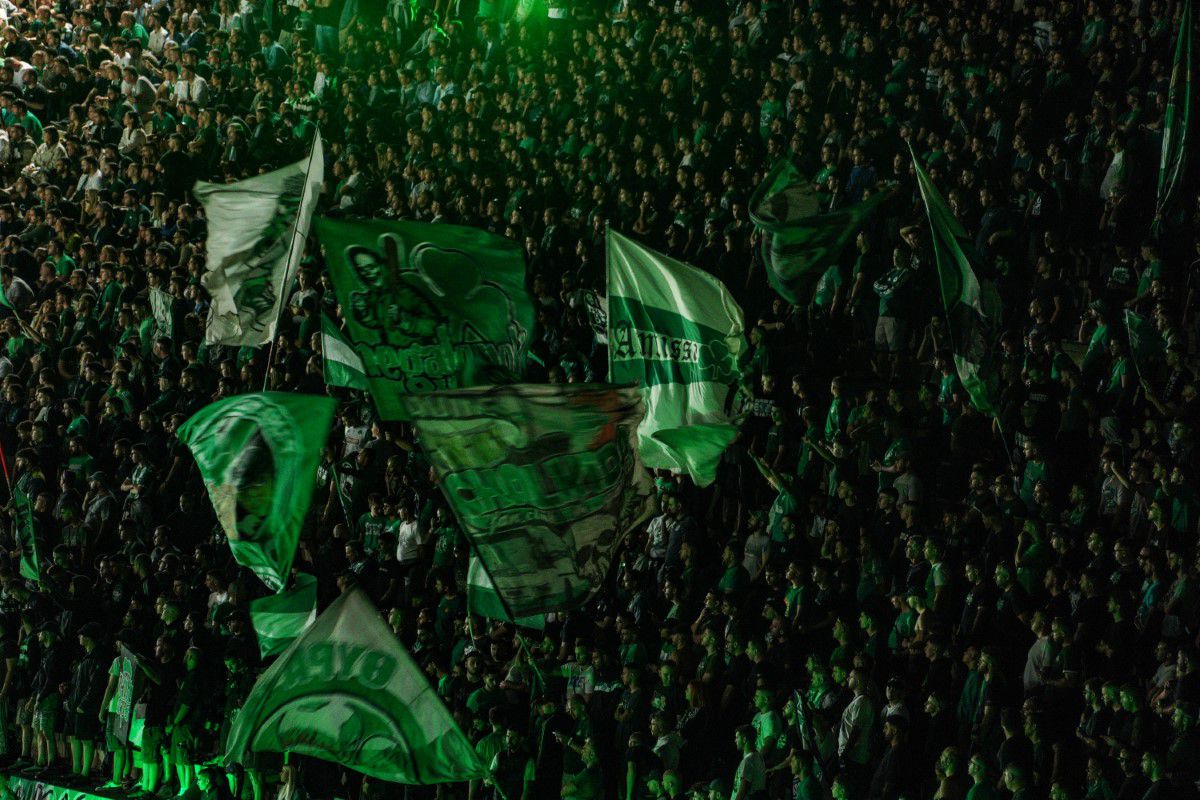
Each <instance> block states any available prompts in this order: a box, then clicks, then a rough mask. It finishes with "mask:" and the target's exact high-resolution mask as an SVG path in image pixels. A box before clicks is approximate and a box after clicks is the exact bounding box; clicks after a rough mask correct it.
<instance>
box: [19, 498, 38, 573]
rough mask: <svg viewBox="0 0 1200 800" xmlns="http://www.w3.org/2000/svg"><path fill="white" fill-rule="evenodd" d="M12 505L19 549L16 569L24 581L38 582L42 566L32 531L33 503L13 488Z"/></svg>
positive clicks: (35, 538)
mask: <svg viewBox="0 0 1200 800" xmlns="http://www.w3.org/2000/svg"><path fill="white" fill-rule="evenodd" d="M12 505H13V511H14V512H15V517H16V534H17V544H18V545H19V546H20V548H21V560H20V564H19V565H18V567H17V569H18V571H19V572H20V573H21V577H22V578H25V579H26V580H31V581H36V580H40V579H41V577H42V565H41V563H40V561H39V559H38V546H37V535H36V534H35V533H34V530H33V502H32V501H31V500H30V499H29V497H28V496H27V495H26V494H25V493H24V492H23V491H21V490H20V489H19V488H17V487H16V486H14V487H12Z"/></svg>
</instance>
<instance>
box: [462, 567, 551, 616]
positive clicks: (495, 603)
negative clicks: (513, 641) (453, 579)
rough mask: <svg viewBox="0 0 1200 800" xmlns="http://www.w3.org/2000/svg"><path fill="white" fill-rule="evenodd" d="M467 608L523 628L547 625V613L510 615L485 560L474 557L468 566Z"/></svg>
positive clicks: (473, 612)
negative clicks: (489, 575) (485, 565)
mask: <svg viewBox="0 0 1200 800" xmlns="http://www.w3.org/2000/svg"><path fill="white" fill-rule="evenodd" d="M467 610H469V611H470V612H471V613H472V614H478V615H479V616H481V617H487V618H488V619H498V620H501V621H502V622H514V623H516V624H517V625H520V626H521V627H523V628H536V629H537V630H541V629H543V628H545V627H546V615H545V614H534V615H533V616H531V617H517V618H516V619H513V618H512V617H510V616H509V615H508V609H506V608H505V607H504V601H503V600H502V599H501V598H500V593H499V592H497V591H496V587H495V586H494V585H493V584H492V579H491V578H490V577H488V574H487V570H486V569H485V568H484V566H483V562H481V561H480V560H479V559H478V558H474V557H472V558H471V563H470V565H469V566H468V567H467Z"/></svg>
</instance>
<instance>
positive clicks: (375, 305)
mask: <svg viewBox="0 0 1200 800" xmlns="http://www.w3.org/2000/svg"><path fill="white" fill-rule="evenodd" d="M316 225H317V234H318V236H319V237H320V239H321V245H322V246H323V247H324V248H325V258H326V262H327V263H328V265H329V274H330V277H332V279H333V287H334V289H335V290H336V291H337V298H338V303H340V304H341V307H342V313H343V315H344V317H345V323H346V331H345V335H346V338H347V339H348V340H349V342H350V344H351V345H352V347H353V348H354V351H355V352H356V353H357V354H358V356H359V358H360V359H362V363H363V368H364V370H365V372H366V376H367V381H368V382H369V384H370V388H371V396H372V397H373V398H374V399H375V407H376V408H377V409H378V410H379V414H380V416H381V417H383V418H384V419H404V418H405V417H404V413H405V412H404V409H405V404H404V400H405V398H406V397H409V396H415V395H419V394H421V393H424V392H432V391H445V390H449V389H456V388H460V387H465V386H480V385H489V384H501V383H511V382H513V381H515V380H519V379H520V376H521V375H522V374H523V373H524V371H525V358H526V351H527V349H528V345H529V340H530V336H531V332H532V330H533V303H532V301H531V300H530V299H529V294H528V292H526V291H525V256H524V253H523V252H522V251H521V248H520V246H519V245H518V244H517V243H516V242H514V241H512V240H510V239H507V238H505V237H503V236H496V235H494V234H491V233H488V232H487V231H483V230H479V229H476V228H466V227H462V226H459V225H432V224H428V223H422V222H392V221H386V220H365V221H355V222H342V221H338V220H331V219H326V218H324V217H318V218H317V222H316Z"/></svg>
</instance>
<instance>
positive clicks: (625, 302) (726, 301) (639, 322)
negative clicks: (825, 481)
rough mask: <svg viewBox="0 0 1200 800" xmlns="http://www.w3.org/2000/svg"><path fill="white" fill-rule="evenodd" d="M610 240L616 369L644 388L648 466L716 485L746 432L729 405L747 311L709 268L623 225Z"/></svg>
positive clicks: (612, 368)
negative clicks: (725, 458)
mask: <svg viewBox="0 0 1200 800" xmlns="http://www.w3.org/2000/svg"><path fill="white" fill-rule="evenodd" d="M607 244H608V247H607V250H608V341H609V345H608V359H609V361H608V363H609V377H610V379H611V380H612V381H613V382H614V383H637V384H640V386H641V390H642V396H643V397H644V398H645V400H646V416H645V418H644V419H643V420H642V424H641V425H640V426H639V427H638V452H639V453H640V454H641V457H642V461H643V463H645V465H646V466H647V467H653V468H661V469H669V470H672V471H674V472H686V473H688V474H689V475H691V477H692V480H693V481H695V482H696V484H697V485H699V486H707V485H708V484H710V483H712V482H713V480H715V478H716V474H717V463H718V462H719V461H720V459H721V453H723V452H724V451H725V448H726V447H727V446H728V445H729V443H730V442H732V441H733V438H734V436H735V435H736V434H737V428H736V426H735V425H733V424H732V420H731V419H730V418H729V415H728V414H727V413H726V408H727V407H728V405H729V403H728V399H729V392H730V390H731V388H732V387H734V386H735V385H736V383H737V380H738V369H737V359H738V355H739V354H740V353H741V351H742V349H743V348H744V347H745V339H744V328H743V323H742V310H741V309H740V308H739V307H738V304H737V303H736V302H735V301H734V299H733V297H732V296H731V295H730V294H729V292H728V291H727V290H726V289H725V287H724V286H723V285H721V282H720V281H719V280H717V279H716V278H715V277H713V276H712V275H710V274H708V273H707V272H704V271H703V270H700V269H697V268H695V267H693V266H690V265H688V264H684V263H683V262H681V261H676V260H675V259H673V258H671V257H669V256H666V255H663V254H662V253H659V252H656V251H654V250H651V249H650V248H648V247H645V246H644V245H641V244H639V243H638V242H635V241H634V240H632V239H629V238H627V237H625V236H622V235H621V234H619V233H617V232H616V231H612V230H610V231H609V232H608V242H607ZM700 427H703V428H705V429H706V430H705V431H704V433H703V434H702V435H701V434H697V435H695V436H692V435H688V434H687V433H684V432H683V431H680V432H679V433H677V434H672V433H668V432H669V431H674V430H676V429H683V430H684V431H686V430H691V429H693V428H700ZM664 433H665V434H666V438H663V436H662V435H661V434H664Z"/></svg>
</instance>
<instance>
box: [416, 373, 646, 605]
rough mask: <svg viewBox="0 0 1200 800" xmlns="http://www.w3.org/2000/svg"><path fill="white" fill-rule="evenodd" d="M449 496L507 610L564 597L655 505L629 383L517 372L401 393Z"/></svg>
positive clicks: (576, 595)
mask: <svg viewBox="0 0 1200 800" xmlns="http://www.w3.org/2000/svg"><path fill="white" fill-rule="evenodd" d="M408 405H409V409H410V411H411V419H412V423H413V425H414V427H415V428H416V430H417V435H418V440H419V442H420V444H421V445H422V446H423V447H424V448H425V451H426V452H427V454H428V456H429V460H430V462H431V464H432V466H433V469H434V472H435V474H436V475H437V478H438V480H439V482H440V483H441V487H442V491H443V492H444V493H445V495H446V499H447V501H448V502H449V504H450V508H451V509H452V510H453V511H454V512H455V514H456V515H457V517H458V520H459V523H460V524H461V525H462V528H463V532H464V533H465V534H466V535H467V536H468V537H470V538H471V540H472V545H473V549H474V551H475V553H476V554H477V555H478V556H479V557H480V558H482V559H484V560H485V561H486V563H487V567H488V571H489V572H490V573H491V576H492V580H493V581H494V583H495V589H496V591H497V592H499V593H500V594H502V595H503V597H504V602H505V603H506V604H507V606H508V609H509V610H510V611H511V612H512V615H513V616H514V617H518V618H519V617H527V616H532V615H535V614H544V613H546V612H549V611H555V610H558V609H562V608H568V607H571V606H574V605H577V604H578V603H580V602H582V601H583V600H585V599H586V598H587V597H588V596H590V595H591V594H592V593H593V592H594V591H596V590H597V589H598V588H600V586H601V585H602V583H603V581H604V577H605V575H606V574H607V572H608V568H609V565H610V564H611V562H612V557H613V553H614V552H615V551H616V549H617V547H618V546H619V545H620V544H621V541H622V540H623V539H624V538H625V535H626V534H627V533H628V532H629V531H630V530H631V529H632V528H633V527H635V526H636V525H639V524H641V523H642V522H643V521H644V520H646V519H647V518H649V516H650V515H651V514H652V513H653V511H654V485H653V482H652V481H651V479H650V476H649V475H648V474H647V473H646V471H645V469H643V468H642V464H641V460H640V459H639V458H638V454H637V426H638V423H639V422H641V419H642V412H643V406H642V400H641V397H640V395H639V393H638V391H637V389H635V388H632V387H615V386H605V385H588V384H552V385H542V384H538V385H532V384H517V385H512V386H495V387H491V388H480V389H460V390H458V391H455V392H431V393H428V394H423V395H413V396H411V397H409V398H408Z"/></svg>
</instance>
